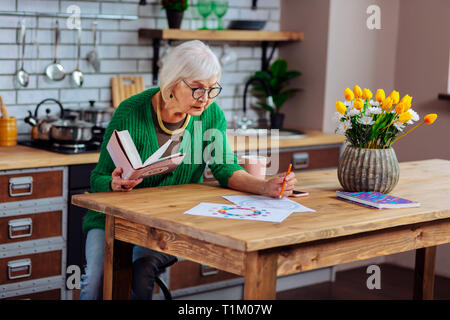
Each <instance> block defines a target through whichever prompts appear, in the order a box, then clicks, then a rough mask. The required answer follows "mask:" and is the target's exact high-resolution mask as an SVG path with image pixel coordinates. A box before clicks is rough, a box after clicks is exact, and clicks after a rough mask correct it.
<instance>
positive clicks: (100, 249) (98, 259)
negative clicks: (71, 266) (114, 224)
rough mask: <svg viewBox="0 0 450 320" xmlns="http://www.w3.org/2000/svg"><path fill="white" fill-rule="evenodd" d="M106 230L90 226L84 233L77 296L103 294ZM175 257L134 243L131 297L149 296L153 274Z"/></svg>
mask: <svg viewBox="0 0 450 320" xmlns="http://www.w3.org/2000/svg"><path fill="white" fill-rule="evenodd" d="M104 246H105V230H103V229H91V230H89V231H88V233H87V237H86V267H85V270H84V274H83V275H82V276H81V295H80V300H99V299H102V297H103V258H104V256H105V248H104ZM176 261H177V258H176V257H174V256H171V255H168V254H164V253H161V252H157V251H154V250H151V249H147V248H144V247H140V246H137V245H136V246H134V247H133V257H132V262H133V267H132V270H133V277H132V279H133V280H132V282H133V283H132V286H131V298H132V299H136V300H151V299H152V293H153V287H154V281H155V277H156V276H157V275H159V274H160V273H161V272H163V271H164V268H165V267H167V266H170V265H171V264H173V263H175V262H176Z"/></svg>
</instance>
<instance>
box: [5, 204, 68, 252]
mask: <svg viewBox="0 0 450 320" xmlns="http://www.w3.org/2000/svg"><path fill="white" fill-rule="evenodd" d="M58 236H62V210H59V211H50V212H39V213H34V214H26V215H17V216H8V217H2V218H0V244H6V243H12V242H19V241H27V240H37V239H42V238H50V237H58Z"/></svg>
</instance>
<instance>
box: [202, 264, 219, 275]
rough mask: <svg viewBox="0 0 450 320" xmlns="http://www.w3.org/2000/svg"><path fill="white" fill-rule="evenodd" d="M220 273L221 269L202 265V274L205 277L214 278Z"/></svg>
mask: <svg viewBox="0 0 450 320" xmlns="http://www.w3.org/2000/svg"><path fill="white" fill-rule="evenodd" d="M218 273H219V269H215V268H212V267H210V266H207V265H204V264H202V265H201V268H200V274H201V275H202V276H203V277H206V276H212V275H215V274H218Z"/></svg>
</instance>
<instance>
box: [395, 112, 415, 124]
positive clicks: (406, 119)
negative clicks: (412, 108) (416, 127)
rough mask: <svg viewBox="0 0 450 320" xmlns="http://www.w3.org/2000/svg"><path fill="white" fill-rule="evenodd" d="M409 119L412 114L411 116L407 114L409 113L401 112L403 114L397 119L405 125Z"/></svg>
mask: <svg viewBox="0 0 450 320" xmlns="http://www.w3.org/2000/svg"><path fill="white" fill-rule="evenodd" d="M411 118H412V114H411V113H409V112H403V113H402V114H401V115H400V116H399V117H398V120H399V121H400V122H401V123H405V122H408V121H409V120H411Z"/></svg>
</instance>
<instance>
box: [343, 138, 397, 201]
mask: <svg viewBox="0 0 450 320" xmlns="http://www.w3.org/2000/svg"><path fill="white" fill-rule="evenodd" d="M399 175H400V170H399V167H398V160H397V157H396V155H395V151H394V149H392V148H390V149H361V148H355V147H352V146H349V145H347V146H346V147H345V150H344V152H343V153H342V155H341V157H340V159H339V166H338V178H339V182H340V183H341V185H342V187H343V188H344V190H345V191H349V192H368V191H376V192H381V193H389V192H390V191H391V190H392V189H394V187H395V186H396V185H397V182H398V178H399Z"/></svg>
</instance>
